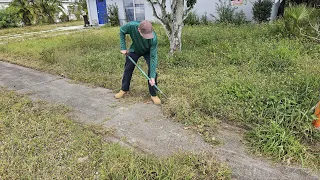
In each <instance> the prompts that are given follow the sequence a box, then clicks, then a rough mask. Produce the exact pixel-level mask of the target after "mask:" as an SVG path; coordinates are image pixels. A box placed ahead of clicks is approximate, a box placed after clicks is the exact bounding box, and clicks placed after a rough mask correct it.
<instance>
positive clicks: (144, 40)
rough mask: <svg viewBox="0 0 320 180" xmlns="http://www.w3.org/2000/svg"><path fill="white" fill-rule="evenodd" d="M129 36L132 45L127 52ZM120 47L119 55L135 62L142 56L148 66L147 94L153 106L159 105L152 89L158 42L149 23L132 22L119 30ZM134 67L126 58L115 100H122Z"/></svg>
mask: <svg viewBox="0 0 320 180" xmlns="http://www.w3.org/2000/svg"><path fill="white" fill-rule="evenodd" d="M126 34H129V35H130V37H131V39H132V45H131V47H130V49H129V50H127V48H126V41H125V37H126ZM120 46H121V53H122V54H123V55H126V56H130V57H131V58H132V59H133V60H134V61H135V62H137V61H138V59H139V58H140V57H141V56H143V57H144V59H145V60H146V63H147V64H148V76H149V77H150V81H149V82H148V86H149V92H150V95H151V99H152V101H153V103H154V104H157V105H159V104H161V100H160V99H159V97H158V96H157V93H156V89H155V87H154V85H155V84H157V73H156V68H157V63H158V57H157V53H158V40H157V35H156V33H155V32H154V31H153V28H152V24H151V23H150V22H149V21H141V22H138V21H132V22H129V23H127V24H126V25H124V26H122V27H121V28H120ZM134 68H135V65H134V64H133V63H132V62H131V61H130V59H129V58H128V57H126V63H125V66H124V73H123V77H122V87H121V90H120V91H119V92H118V93H117V94H116V95H115V98H117V99H119V98H122V97H123V96H124V95H125V94H126V93H127V92H128V91H129V87H130V81H131V77H132V73H133V70H134Z"/></svg>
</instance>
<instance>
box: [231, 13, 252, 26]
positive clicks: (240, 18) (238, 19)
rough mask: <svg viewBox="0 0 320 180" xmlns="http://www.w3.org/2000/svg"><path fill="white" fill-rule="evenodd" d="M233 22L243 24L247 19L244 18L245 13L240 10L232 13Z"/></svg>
mask: <svg viewBox="0 0 320 180" xmlns="http://www.w3.org/2000/svg"><path fill="white" fill-rule="evenodd" d="M233 22H234V24H236V25H240V24H245V23H247V22H248V21H247V20H246V15H245V14H244V12H243V11H242V10H241V11H240V12H236V13H235V14H234V19H233Z"/></svg>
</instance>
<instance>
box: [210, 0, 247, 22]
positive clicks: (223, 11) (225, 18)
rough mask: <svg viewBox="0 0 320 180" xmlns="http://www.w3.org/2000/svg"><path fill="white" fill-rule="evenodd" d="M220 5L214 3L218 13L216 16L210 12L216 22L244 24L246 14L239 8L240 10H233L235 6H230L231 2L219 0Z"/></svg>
mask: <svg viewBox="0 0 320 180" xmlns="http://www.w3.org/2000/svg"><path fill="white" fill-rule="evenodd" d="M219 2H220V5H219V4H218V3H216V11H217V13H218V16H219V17H218V18H217V17H215V16H214V15H212V14H211V16H212V17H214V18H215V19H216V20H217V22H218V23H230V24H236V25H240V24H244V23H246V22H247V21H246V16H245V14H244V12H243V11H242V10H241V11H240V12H235V11H236V9H237V7H233V6H231V4H227V3H226V2H222V1H221V0H219Z"/></svg>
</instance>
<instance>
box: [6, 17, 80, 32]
mask: <svg viewBox="0 0 320 180" xmlns="http://www.w3.org/2000/svg"><path fill="white" fill-rule="evenodd" d="M83 24H84V22H83V21H70V22H63V23H57V24H49V25H41V26H40V25H37V26H27V27H17V28H7V29H0V36H5V35H9V34H21V33H27V32H38V31H45V30H50V29H54V28H58V27H67V26H77V25H83Z"/></svg>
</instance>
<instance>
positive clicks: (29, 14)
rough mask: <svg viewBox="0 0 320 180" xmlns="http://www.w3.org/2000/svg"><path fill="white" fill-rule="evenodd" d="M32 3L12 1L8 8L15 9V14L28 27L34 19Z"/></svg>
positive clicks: (26, 0) (18, 0) (22, 0)
mask: <svg viewBox="0 0 320 180" xmlns="http://www.w3.org/2000/svg"><path fill="white" fill-rule="evenodd" d="M33 4H34V3H33V1H30V0H13V1H12V2H11V3H10V4H9V6H12V7H14V8H16V9H17V14H18V15H19V16H20V18H21V20H22V22H23V24H24V25H26V26H30V25H31V24H32V21H33V19H34V17H35V11H34V10H35V9H34V6H33Z"/></svg>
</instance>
